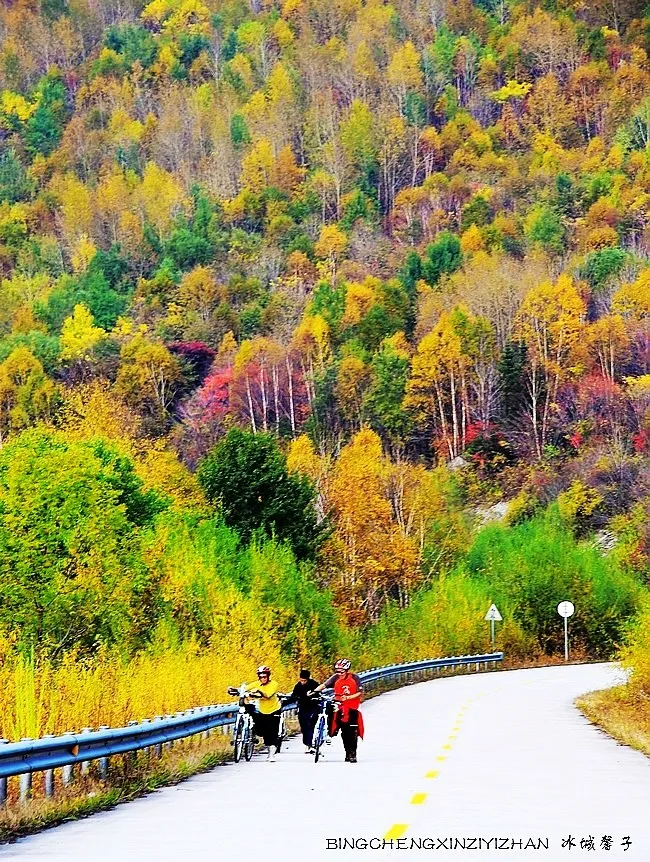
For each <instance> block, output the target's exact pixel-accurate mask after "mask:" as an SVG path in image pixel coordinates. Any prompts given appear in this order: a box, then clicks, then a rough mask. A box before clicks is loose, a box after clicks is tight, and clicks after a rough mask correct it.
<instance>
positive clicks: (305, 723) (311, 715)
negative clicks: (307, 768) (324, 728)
mask: <svg viewBox="0 0 650 862" xmlns="http://www.w3.org/2000/svg"><path fill="white" fill-rule="evenodd" d="M317 718H318V712H314V711H313V710H312V711H311V712H307V711H306V710H302V709H299V710H298V722H299V723H300V730H301V731H302V741H303V743H304V744H305V745H307V746H308V747H309V748H311V743H312V739H313V738H314V728H315V727H316V719H317Z"/></svg>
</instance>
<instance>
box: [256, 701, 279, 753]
mask: <svg viewBox="0 0 650 862" xmlns="http://www.w3.org/2000/svg"><path fill="white" fill-rule="evenodd" d="M253 719H254V721H255V733H256V734H257V735H258V736H261V737H262V739H263V740H264V745H268V746H271V745H275V746H277V745H278V744H279V740H278V730H279V729H280V710H278V711H277V712H271V713H263V712H256V713H255V715H254V716H253Z"/></svg>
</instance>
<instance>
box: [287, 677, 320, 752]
mask: <svg viewBox="0 0 650 862" xmlns="http://www.w3.org/2000/svg"><path fill="white" fill-rule="evenodd" d="M317 685H318V683H317V682H316V680H315V679H312V678H311V673H310V671H309V670H308V669H306V668H303V669H302V670H301V671H300V679H299V680H298V682H297V683H296V684H295V686H294V687H293V692H292V693H291V701H292V702H295V703H296V704H297V705H298V721H299V722H300V730H301V731H302V741H303V743H304V744H305V754H312V753H313V749H312V747H311V741H312V737H313V735H314V726H315V724H316V718H317V716H318V701H317V700H314V699H313V698H312V697H310V694H311V692H312V691H313V690H314V689H315V688H316V686H317Z"/></svg>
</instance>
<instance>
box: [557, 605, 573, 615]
mask: <svg viewBox="0 0 650 862" xmlns="http://www.w3.org/2000/svg"><path fill="white" fill-rule="evenodd" d="M557 612H558V614H559V615H560V616H561V617H571V616H573V614H574V612H575V607H574V606H573V602H560V604H559V605H558V606H557Z"/></svg>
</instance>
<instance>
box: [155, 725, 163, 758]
mask: <svg viewBox="0 0 650 862" xmlns="http://www.w3.org/2000/svg"><path fill="white" fill-rule="evenodd" d="M162 720H163V717H162V715H157V716H156V717H155V718H154V721H162ZM153 754H154V757H157V758H158V759H160V758H161V757H162V742H158V743H157V744H156V745H154V746H153Z"/></svg>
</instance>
